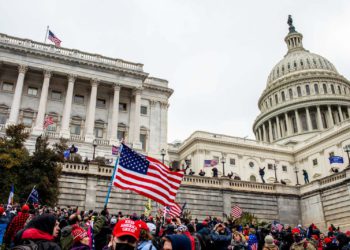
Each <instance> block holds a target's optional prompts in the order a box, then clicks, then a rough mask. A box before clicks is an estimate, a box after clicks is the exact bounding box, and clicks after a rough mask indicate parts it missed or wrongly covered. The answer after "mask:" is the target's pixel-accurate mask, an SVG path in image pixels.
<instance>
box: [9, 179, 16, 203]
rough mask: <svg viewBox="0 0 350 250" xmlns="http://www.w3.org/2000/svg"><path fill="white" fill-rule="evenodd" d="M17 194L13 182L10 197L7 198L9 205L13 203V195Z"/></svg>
mask: <svg viewBox="0 0 350 250" xmlns="http://www.w3.org/2000/svg"><path fill="white" fill-rule="evenodd" d="M14 196H15V187H14V186H13V184H12V185H11V189H10V194H9V198H8V200H7V204H8V205H13V197H14Z"/></svg>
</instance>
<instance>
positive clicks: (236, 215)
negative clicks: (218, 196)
mask: <svg viewBox="0 0 350 250" xmlns="http://www.w3.org/2000/svg"><path fill="white" fill-rule="evenodd" d="M242 212H243V210H242V208H240V207H239V206H238V205H234V206H233V207H232V208H231V215H232V217H234V218H241V216H242Z"/></svg>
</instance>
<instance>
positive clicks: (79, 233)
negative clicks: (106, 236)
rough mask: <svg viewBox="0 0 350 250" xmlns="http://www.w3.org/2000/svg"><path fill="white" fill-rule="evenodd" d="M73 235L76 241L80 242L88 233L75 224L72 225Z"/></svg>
mask: <svg viewBox="0 0 350 250" xmlns="http://www.w3.org/2000/svg"><path fill="white" fill-rule="evenodd" d="M72 236H73V241H74V243H78V242H79V241H81V240H82V239H84V238H85V237H88V234H87V232H86V231H85V230H84V229H83V228H81V227H79V226H78V225H77V224H75V225H73V226H72Z"/></svg>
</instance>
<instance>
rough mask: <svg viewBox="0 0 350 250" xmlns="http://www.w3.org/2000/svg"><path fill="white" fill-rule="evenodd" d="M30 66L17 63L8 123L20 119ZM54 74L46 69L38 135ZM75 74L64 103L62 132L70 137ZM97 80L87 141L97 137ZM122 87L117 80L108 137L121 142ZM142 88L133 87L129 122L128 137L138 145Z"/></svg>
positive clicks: (36, 133) (92, 92)
mask: <svg viewBox="0 0 350 250" xmlns="http://www.w3.org/2000/svg"><path fill="white" fill-rule="evenodd" d="M27 70H28V67H26V66H23V65H20V66H19V67H18V77H17V82H16V88H15V92H14V96H13V100H12V105H11V111H10V115H9V119H8V121H7V124H8V125H10V124H17V123H18V117H19V110H20V105H21V97H22V91H23V84H24V78H25V74H26V72H27ZM51 76H52V73H51V72H50V71H44V81H43V85H42V90H41V96H40V101H39V108H38V113H37V118H36V121H35V125H34V128H33V134H35V135H40V134H42V133H43V130H44V128H43V125H44V120H45V113H46V104H47V97H48V91H49V85H50V79H51ZM76 78H77V76H76V75H69V76H68V87H67V93H66V98H65V103H64V109H63V114H62V124H61V131H60V136H61V137H63V138H67V139H69V138H70V128H69V125H70V116H71V110H72V101H73V90H74V83H75V80H76ZM98 84H99V83H98V80H97V79H92V80H91V92H90V102H89V107H88V113H87V115H86V123H85V126H86V129H85V131H86V132H85V141H86V142H92V141H93V140H94V138H95V136H94V127H95V111H96V100H97V88H98ZM120 89H121V86H120V85H119V84H114V97H113V105H112V107H113V108H112V123H111V124H109V126H111V127H110V128H109V129H108V133H109V134H108V138H109V139H110V141H111V143H114V144H116V143H117V142H118V140H117V129H118V119H119V96H120ZM141 90H142V89H135V90H134V91H133V96H134V98H135V101H134V103H133V110H132V112H131V117H130V124H129V127H130V129H129V138H128V141H129V142H132V143H133V146H134V147H135V148H139V147H140V138H139V135H140V116H141V114H140V112H141V111H140V110H141Z"/></svg>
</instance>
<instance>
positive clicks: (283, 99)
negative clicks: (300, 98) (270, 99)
mask: <svg viewBox="0 0 350 250" xmlns="http://www.w3.org/2000/svg"><path fill="white" fill-rule="evenodd" d="M281 96H282V101H283V102H284V101H285V100H286V95H285V94H284V91H282V92H281Z"/></svg>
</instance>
